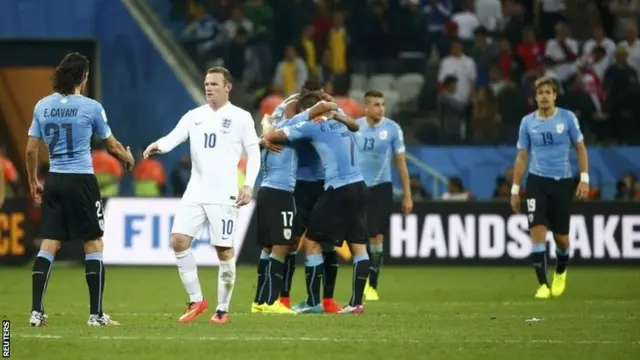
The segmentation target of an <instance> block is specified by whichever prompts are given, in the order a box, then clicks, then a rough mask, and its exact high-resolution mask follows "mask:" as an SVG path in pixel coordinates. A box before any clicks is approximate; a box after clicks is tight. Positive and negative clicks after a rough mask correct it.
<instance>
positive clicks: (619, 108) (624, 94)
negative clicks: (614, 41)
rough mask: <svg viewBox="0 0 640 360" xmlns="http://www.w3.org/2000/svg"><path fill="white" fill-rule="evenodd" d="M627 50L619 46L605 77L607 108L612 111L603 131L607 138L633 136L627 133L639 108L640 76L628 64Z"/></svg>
mask: <svg viewBox="0 0 640 360" xmlns="http://www.w3.org/2000/svg"><path fill="white" fill-rule="evenodd" d="M627 55H628V54H627V49H626V48H625V47H624V46H618V49H617V50H616V59H615V62H614V64H613V65H611V66H610V67H609V68H608V69H607V71H606V73H605V75H604V88H605V94H606V96H607V102H608V104H607V106H608V109H609V110H610V113H608V115H609V120H610V121H607V125H608V126H607V127H606V128H604V129H602V131H603V132H605V136H606V137H612V136H613V138H616V139H625V138H627V136H632V134H629V133H627V132H626V131H625V129H626V128H627V127H628V126H629V125H633V123H634V122H635V121H634V117H635V116H634V112H636V111H637V107H638V97H637V96H638V94H637V91H636V87H637V84H638V75H637V73H636V71H635V70H634V69H633V68H632V67H631V66H629V64H628V63H627Z"/></svg>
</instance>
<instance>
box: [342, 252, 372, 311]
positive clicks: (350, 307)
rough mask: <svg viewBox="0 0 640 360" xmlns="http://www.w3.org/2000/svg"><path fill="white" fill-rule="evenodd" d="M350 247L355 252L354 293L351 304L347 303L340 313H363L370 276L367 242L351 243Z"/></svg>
mask: <svg viewBox="0 0 640 360" xmlns="http://www.w3.org/2000/svg"><path fill="white" fill-rule="evenodd" d="M349 248H350V249H351V253H352V254H353V285H352V289H353V294H352V295H351V300H350V301H349V304H347V305H345V306H344V307H343V308H342V310H341V311H340V312H339V314H361V313H363V312H364V308H363V307H362V297H363V296H364V287H365V284H366V283H367V278H368V276H369V265H370V261H369V255H368V254H367V246H366V245H365V244H349Z"/></svg>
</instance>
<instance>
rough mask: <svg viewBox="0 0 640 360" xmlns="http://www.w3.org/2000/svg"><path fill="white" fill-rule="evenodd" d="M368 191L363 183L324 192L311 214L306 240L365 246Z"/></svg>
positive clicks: (366, 239) (366, 240)
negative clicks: (344, 242)
mask: <svg viewBox="0 0 640 360" xmlns="http://www.w3.org/2000/svg"><path fill="white" fill-rule="evenodd" d="M368 192H369V190H368V189H367V185H365V183H364V181H361V182H357V183H354V184H349V185H345V186H341V187H339V188H337V189H334V188H328V189H327V190H325V191H324V192H323V193H322V196H320V199H318V202H317V203H316V205H315V206H314V207H313V211H312V212H311V217H310V218H309V227H308V228H307V237H308V238H309V239H310V240H313V241H316V242H320V243H331V244H337V243H341V242H342V241H343V240H346V241H347V242H349V243H355V244H366V243H367V242H368V238H367V198H368Z"/></svg>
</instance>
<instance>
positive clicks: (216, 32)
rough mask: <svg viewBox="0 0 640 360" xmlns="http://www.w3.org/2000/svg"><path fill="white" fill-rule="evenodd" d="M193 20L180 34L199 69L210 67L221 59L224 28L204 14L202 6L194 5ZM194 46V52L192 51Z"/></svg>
mask: <svg viewBox="0 0 640 360" xmlns="http://www.w3.org/2000/svg"><path fill="white" fill-rule="evenodd" d="M194 4H195V5H194V9H193V19H192V20H191V21H190V22H189V24H188V25H187V27H186V28H185V29H184V31H183V32H182V40H183V41H184V43H185V45H186V47H187V50H188V52H190V53H193V55H194V56H192V57H193V58H194V59H195V61H196V62H197V63H198V65H199V66H200V67H201V68H203V69H204V68H207V67H210V66H211V65H212V64H214V63H216V61H219V60H220V59H221V58H222V57H223V52H222V50H223V49H222V45H223V44H224V43H225V42H226V41H227V38H226V35H225V30H224V27H223V26H222V25H221V24H220V23H219V22H218V21H217V20H216V19H215V18H214V17H213V16H211V15H209V14H207V13H206V12H205V9H204V7H203V6H202V5H200V4H198V3H194ZM192 45H195V50H192Z"/></svg>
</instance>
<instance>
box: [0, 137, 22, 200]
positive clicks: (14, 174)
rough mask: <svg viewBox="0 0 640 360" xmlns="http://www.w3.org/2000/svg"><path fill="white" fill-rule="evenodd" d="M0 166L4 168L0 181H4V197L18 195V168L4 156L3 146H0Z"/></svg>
mask: <svg viewBox="0 0 640 360" xmlns="http://www.w3.org/2000/svg"><path fill="white" fill-rule="evenodd" d="M0 166H2V168H3V170H4V171H3V176H2V178H0V181H3V182H4V194H5V198H12V197H14V196H16V195H18V191H19V188H20V183H19V180H20V179H19V177H18V170H17V169H16V167H15V166H14V165H13V162H11V160H9V158H8V157H7V156H6V150H5V148H4V147H3V146H0Z"/></svg>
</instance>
